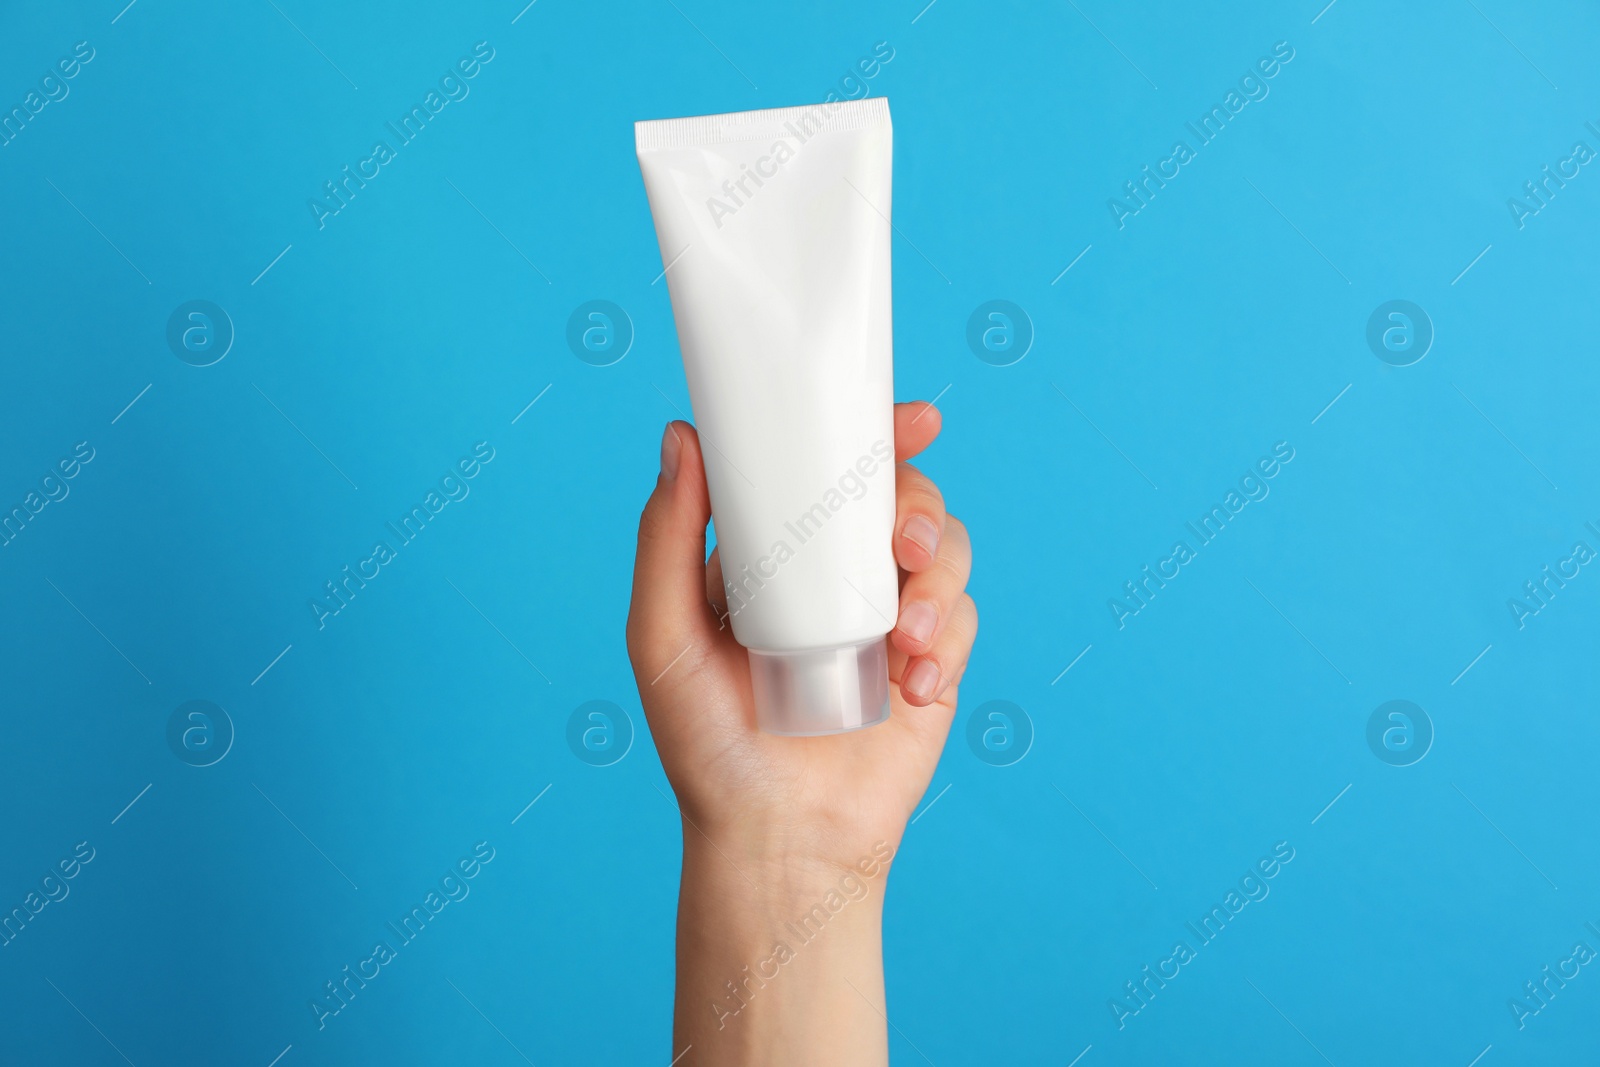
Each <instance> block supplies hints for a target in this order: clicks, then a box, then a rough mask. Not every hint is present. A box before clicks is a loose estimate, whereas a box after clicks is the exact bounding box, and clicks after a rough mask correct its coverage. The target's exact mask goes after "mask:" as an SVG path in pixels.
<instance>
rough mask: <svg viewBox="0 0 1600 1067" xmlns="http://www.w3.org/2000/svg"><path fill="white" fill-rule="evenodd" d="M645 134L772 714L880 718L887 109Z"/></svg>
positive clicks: (888, 562)
mask: <svg viewBox="0 0 1600 1067" xmlns="http://www.w3.org/2000/svg"><path fill="white" fill-rule="evenodd" d="M634 137H635V145H636V147H637V149H638V153H639V169H640V170H641V171H642V172H643V174H644V183H645V190H646V192H647V193H648V195H649V198H650V213H651V215H652V216H653V217H654V218H655V225H656V237H657V238H658V239H659V240H660V242H661V261H662V262H663V263H664V264H666V266H667V269H666V279H667V287H668V289H669V290H670V292H671V296H672V313H673V318H674V319H675V320H676V322H677V327H678V345H679V347H680V349H681V350H682V352H683V364H684V371H685V374H686V376H687V378H688V383H689V396H690V400H691V403H692V404H693V406H694V414H695V424H696V428H697V429H698V431H699V433H700V442H701V445H702V452H703V454H704V456H705V463H706V480H707V482H708V483H709V486H710V490H711V508H712V513H713V522H714V525H715V528H716V538H717V545H718V549H719V551H720V553H721V557H722V574H723V581H724V586H725V591H726V593H727V597H728V613H729V616H730V619H729V621H730V622H731V623H732V626H733V635H734V637H735V638H736V639H737V640H738V642H739V643H740V644H741V645H743V646H744V647H745V648H747V649H748V650H749V652H750V681H751V688H752V691H753V695H754V698H755V706H756V718H757V722H758V724H759V725H760V727H761V729H763V730H765V731H767V732H769V733H777V734H791V735H811V734H830V733H840V732H842V731H845V730H853V729H857V728H859V727H863V726H871V725H872V724H874V723H878V722H882V721H883V720H884V719H887V718H888V717H889V664H888V648H887V644H886V641H885V637H884V635H885V634H887V633H888V632H889V631H890V630H891V629H893V628H894V620H895V618H896V616H897V614H898V604H899V583H898V573H897V571H896V568H895V561H894V554H893V548H892V540H893V534H894V517H895V466H894V347H893V331H892V328H891V300H890V287H889V244H890V226H889V211H890V175H891V162H892V157H893V134H892V131H891V128H890V125H889V106H888V102H887V101H885V100H883V99H868V100H857V101H843V102H833V103H827V104H817V105H814V106H810V107H789V108H776V109H772V110H766V111H746V112H739V113H735V114H729V115H706V116H701V117H697V118H684V119H662V120H659V121H653V122H640V123H636V124H635V126H634Z"/></svg>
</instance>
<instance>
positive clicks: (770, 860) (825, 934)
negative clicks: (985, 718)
mask: <svg viewBox="0 0 1600 1067" xmlns="http://www.w3.org/2000/svg"><path fill="white" fill-rule="evenodd" d="M894 425H895V458H896V461H897V462H896V472H895V493H896V518H895V526H894V534H893V537H894V554H895V559H896V562H897V563H898V564H899V567H900V584H901V591H900V609H899V616H898V619H897V620H896V624H895V628H894V630H893V631H892V632H891V634H890V638H889V641H890V651H889V678H890V704H891V708H890V717H889V720H888V721H887V722H884V723H881V724H879V725H877V726H872V727H868V728H866V729H864V730H857V731H854V732H851V733H845V734H837V735H833V736H828V737H778V736H774V735H771V734H764V733H761V732H760V731H759V730H757V728H756V722H755V709H754V707H753V705H752V701H751V695H750V675H749V668H748V663H747V659H746V653H745V650H744V649H743V648H742V647H741V646H740V645H739V644H738V643H737V642H736V641H735V640H734V638H733V634H732V632H731V629H730V628H729V627H728V626H727V625H726V620H725V615H726V605H725V598H724V595H723V592H722V569H721V564H720V560H719V559H718V557H717V555H716V554H715V553H713V554H712V556H711V558H710V559H709V560H707V558H706V526H707V524H708V523H709V521H710V518H711V504H710V498H709V495H708V493H707V490H706V481H705V467H704V463H703V459H702V453H701V451H700V442H699V438H698V436H697V435H696V433H695V431H694V428H693V427H692V426H690V425H689V424H687V423H684V422H673V423H669V424H668V425H667V429H666V432H665V434H663V436H662V441H661V474H660V476H659V477H658V479H657V481H656V487H655V491H654V492H653V493H652V494H651V496H650V500H649V502H648V503H647V504H646V505H645V509H644V514H643V516H642V518H641V519H640V523H639V547H638V557H637V560H636V562H635V566H634V579H633V601H632V605H631V608H630V611H629V613H628V654H629V657H630V659H631V660H632V662H633V669H634V675H635V678H636V679H637V681H638V685H639V692H640V694H641V698H642V700H643V703H644V710H645V715H646V717H647V718H648V719H649V722H650V732H651V735H652V736H653V738H654V740H655V744H656V749H657V751H658V752H659V753H660V755H661V762H662V764H663V766H664V767H665V769H666V773H667V778H668V779H669V780H670V781H671V783H672V788H673V791H674V792H675V793H676V794H677V798H678V805H679V809H680V812H681V814H682V817H683V875H682V885H681V890H680V893H679V898H678V941H677V946H678V947H677V952H678V963H677V992H676V1002H675V1009H674V1019H673V1047H672V1055H673V1056H678V1055H680V1054H682V1053H684V1052H685V1050H686V1049H687V1050H688V1051H687V1054H685V1055H683V1058H682V1059H681V1060H679V1061H678V1063H679V1064H680V1065H681V1067H702V1065H703V1067H723V1065H732V1064H762V1065H767V1067H795V1065H809V1064H827V1065H829V1067H869V1065H883V1064H887V1063H888V1062H889V1042H888V1032H887V1031H888V1025H887V1016H886V1014H885V1013H886V1005H885V994H884V984H883V949H882V933H881V931H882V916H883V893H884V889H885V887H886V883H887V879H888V873H889V869H890V868H889V864H888V863H885V862H882V861H881V857H883V856H886V855H892V854H893V852H895V851H897V850H898V849H899V847H900V838H901V835H902V834H903V833H904V831H905V827H906V822H907V820H908V819H909V818H910V817H911V814H912V812H913V811H914V810H915V807H916V805H917V803H918V801H919V800H920V799H921V797H922V796H923V794H924V792H925V791H926V790H927V788H928V783H929V780H930V779H931V778H932V776H933V771H934V767H935V766H936V765H937V763H938V761H939V753H940V752H941V751H942V750H943V748H944V743H945V738H946V736H947V735H948V734H949V732H950V723H951V720H952V719H953V717H954V716H955V709H956V692H957V687H958V685H959V683H960V681H961V675H962V673H963V672H964V671H965V670H966V665H967V657H968V655H969V654H970V653H971V650H972V642H973V638H974V637H975V636H976V634H977V629H978V616H977V609H976V608H975V607H974V605H973V602H972V598H971V597H970V596H968V595H967V594H966V592H965V589H966V584H967V576H968V574H969V573H970V571H971V566H972V548H971V543H970V541H969V540H968V538H967V530H966V527H965V526H963V525H962V523H961V522H960V521H959V520H958V519H956V518H955V517H953V516H951V515H949V514H948V513H947V512H946V510H945V506H944V498H943V497H942V495H941V494H940V493H939V490H938V489H937V487H935V486H934V484H933V483H932V482H931V481H930V480H929V479H928V478H927V477H926V476H925V475H924V474H922V473H921V472H920V471H918V470H917V469H916V468H915V467H913V466H911V465H910V464H909V463H908V462H906V461H907V460H909V459H911V458H912V457H914V456H915V455H917V453H919V452H921V451H922V450H923V449H925V448H926V447H927V446H928V445H929V444H930V443H932V441H933V439H934V438H935V437H936V436H937V435H938V433H939V429H940V425H941V417H940V414H939V412H938V410H937V409H935V408H933V407H932V406H931V405H929V404H925V403H920V402H919V403H912V404H897V405H895V412H894ZM869 872H870V873H869ZM847 878H848V879H850V881H845V879H847ZM841 887H843V888H841ZM863 887H864V891H862V890H863ZM830 891H832V892H833V893H834V894H835V895H834V896H833V897H832V898H831V901H830V903H831V904H834V905H838V904H839V903H840V901H843V904H842V906H839V907H838V908H837V910H836V911H835V910H831V909H829V914H828V917H827V919H826V924H825V925H822V924H820V923H819V924H818V929H817V930H815V931H812V930H810V928H806V932H804V933H803V934H799V933H798V930H797V928H796V926H795V924H797V923H799V922H800V921H801V919H802V917H804V916H806V915H808V914H810V913H811V912H812V909H813V908H814V907H815V906H816V905H818V904H819V903H823V902H825V901H829V896H828V894H829V893H830ZM797 934H798V936H797ZM780 942H781V943H783V944H784V945H785V946H786V947H787V948H788V950H789V951H788V953H786V954H775V949H776V946H777V945H778V944H779V943H780ZM753 975H754V976H755V977H752V976H753ZM729 983H734V984H735V988H734V989H733V990H731V991H730V988H729ZM669 1058H670V1057H669Z"/></svg>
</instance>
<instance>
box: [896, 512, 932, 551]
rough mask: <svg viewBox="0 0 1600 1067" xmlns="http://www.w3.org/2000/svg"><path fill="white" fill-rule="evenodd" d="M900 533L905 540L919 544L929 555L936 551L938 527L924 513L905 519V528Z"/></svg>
mask: <svg viewBox="0 0 1600 1067" xmlns="http://www.w3.org/2000/svg"><path fill="white" fill-rule="evenodd" d="M901 533H902V534H903V535H904V537H905V539H906V540H907V541H911V542H912V543H914V544H916V545H919V546H921V547H922V549H923V550H924V551H925V552H927V553H928V555H929V556H933V555H936V554H937V553H938V551H939V528H938V527H937V526H935V525H934V524H933V520H931V519H929V518H928V517H927V516H926V515H913V516H911V518H909V519H907V520H906V528H905V529H904V530H903V531H901Z"/></svg>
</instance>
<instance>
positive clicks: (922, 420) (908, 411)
mask: <svg viewBox="0 0 1600 1067" xmlns="http://www.w3.org/2000/svg"><path fill="white" fill-rule="evenodd" d="M943 425H944V418H943V416H942V415H940V413H939V409H938V408H936V407H934V406H933V405H932V404H930V403H928V402H927V401H926V400H913V401H911V402H910V403H908V404H896V405H895V406H894V458H895V459H896V460H900V461H904V460H908V459H910V458H911V457H912V456H915V455H916V454H917V453H918V452H921V451H922V450H923V449H924V448H927V447H928V446H929V445H930V444H932V443H933V439H934V438H935V437H938V436H939V428H940V427H941V426H943Z"/></svg>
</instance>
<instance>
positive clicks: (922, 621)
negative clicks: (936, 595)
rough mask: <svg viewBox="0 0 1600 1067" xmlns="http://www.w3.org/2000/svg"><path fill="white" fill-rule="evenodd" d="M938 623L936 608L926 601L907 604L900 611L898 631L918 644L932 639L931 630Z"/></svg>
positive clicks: (920, 644) (924, 643)
mask: <svg viewBox="0 0 1600 1067" xmlns="http://www.w3.org/2000/svg"><path fill="white" fill-rule="evenodd" d="M938 624H939V612H938V610H937V609H936V608H935V607H934V606H933V605H932V604H929V603H927V602H926V601H922V600H918V601H916V602H915V603H912V604H907V605H906V607H905V609H904V610H902V611H901V612H900V626H899V630H900V632H901V633H903V634H905V635H906V636H907V637H909V638H910V639H911V640H912V641H913V642H915V643H916V644H917V645H919V646H922V645H926V644H927V643H928V642H929V641H932V640H933V630H934V627H935V626H937V625H938Z"/></svg>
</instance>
